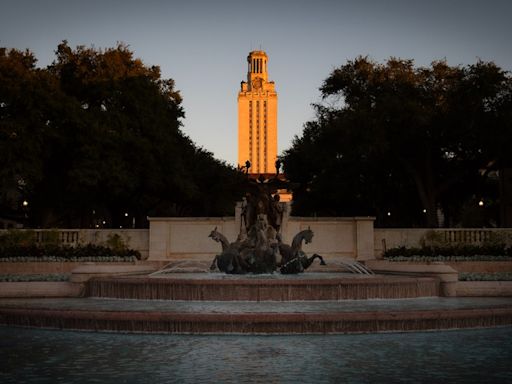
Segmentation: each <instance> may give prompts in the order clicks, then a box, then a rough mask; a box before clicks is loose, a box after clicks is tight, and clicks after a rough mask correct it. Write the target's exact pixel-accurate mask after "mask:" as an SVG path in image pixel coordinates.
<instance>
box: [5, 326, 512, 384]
mask: <svg viewBox="0 0 512 384" xmlns="http://www.w3.org/2000/svg"><path fill="white" fill-rule="evenodd" d="M391 382H404V383H408V382H410V383H512V328H498V329H480V330H465V331H447V332H420V333H394V334H367V335H335V336H334V335H331V336H316V335H311V336H231V335H230V336H187V335H183V336H172V335H129V334H112V333H86V332H71V331H50V330H38V329H23V328H2V327H0V383H391Z"/></svg>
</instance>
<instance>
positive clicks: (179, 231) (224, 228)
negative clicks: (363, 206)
mask: <svg viewBox="0 0 512 384" xmlns="http://www.w3.org/2000/svg"><path fill="white" fill-rule="evenodd" d="M373 220H374V219H373V218H368V217H349V218H305V217H290V218H288V219H287V220H286V221H285V222H283V227H282V237H283V241H284V242H285V243H288V244H289V243H291V241H292V239H293V237H294V236H295V235H296V234H297V233H298V232H300V231H302V230H304V229H307V228H311V229H312V230H313V232H314V233H315V237H314V238H313V242H312V243H311V244H307V245H304V247H303V249H304V251H305V252H306V253H308V254H313V253H318V254H320V255H322V256H325V257H326V258H327V259H333V258H336V257H340V256H344V257H351V258H357V259H358V260H366V259H370V258H373V254H374V244H373ZM149 221H150V231H149V232H150V234H149V249H150V252H149V260H163V259H169V260H175V259H196V260H211V259H213V257H215V255H217V254H219V253H220V251H221V246H220V244H218V243H215V242H214V241H213V240H212V239H210V238H209V237H208V235H209V234H210V232H211V231H212V230H213V229H214V228H217V230H218V231H219V232H221V233H222V234H224V235H225V236H226V237H227V238H228V240H229V241H230V242H233V241H235V240H236V238H237V236H238V233H239V231H240V221H239V220H235V218H234V217H219V218H212V217H210V218H164V217H158V218H157V217H155V218H150V219H149Z"/></svg>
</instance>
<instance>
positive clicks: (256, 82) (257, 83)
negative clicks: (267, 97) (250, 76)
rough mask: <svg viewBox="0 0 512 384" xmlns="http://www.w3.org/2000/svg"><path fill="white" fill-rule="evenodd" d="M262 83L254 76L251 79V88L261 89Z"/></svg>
mask: <svg viewBox="0 0 512 384" xmlns="http://www.w3.org/2000/svg"><path fill="white" fill-rule="evenodd" d="M262 84H263V80H262V79H261V78H259V77H256V78H255V79H254V80H253V81H252V88H253V89H256V90H257V89H261V86H262Z"/></svg>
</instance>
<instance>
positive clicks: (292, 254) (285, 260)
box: [279, 228, 326, 274]
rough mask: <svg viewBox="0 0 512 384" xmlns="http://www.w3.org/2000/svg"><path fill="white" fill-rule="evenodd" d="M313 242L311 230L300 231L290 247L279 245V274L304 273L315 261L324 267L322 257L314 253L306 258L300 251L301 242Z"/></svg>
mask: <svg viewBox="0 0 512 384" xmlns="http://www.w3.org/2000/svg"><path fill="white" fill-rule="evenodd" d="M312 240H313V231H312V230H311V228H308V229H305V230H303V231H300V232H299V233H297V234H296V235H295V237H294V238H293V240H292V245H291V246H289V245H287V244H282V243H281V244H279V252H280V253H281V257H282V259H281V263H280V272H281V273H282V274H296V273H301V272H304V270H306V269H307V268H309V267H310V266H311V264H313V261H315V259H320V265H326V263H325V260H324V258H323V257H322V256H320V255H317V254H316V253H315V254H314V255H313V256H311V257H308V256H307V255H306V254H305V253H304V251H303V250H302V242H303V241H304V242H305V243H306V244H309V243H311V241H312Z"/></svg>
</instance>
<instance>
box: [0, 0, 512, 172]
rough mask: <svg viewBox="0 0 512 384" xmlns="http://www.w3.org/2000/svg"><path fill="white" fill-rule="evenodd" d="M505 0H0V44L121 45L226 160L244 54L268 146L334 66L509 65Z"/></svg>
mask: <svg viewBox="0 0 512 384" xmlns="http://www.w3.org/2000/svg"><path fill="white" fill-rule="evenodd" d="M511 17H512V1H506V0H502V1H493V0H487V1H469V0H466V1H462V0H444V1H441V0H433V1H415V0H409V1H405V0H404V1H400V0H395V1H393V0H390V1H378V0H375V1H364V0H361V1H355V0H354V1H343V0H337V1H336V0H332V1H330V0H316V1H302V0H298V1H287V0H281V1H279V0H273V1H268V0H253V1H244V0H237V1H227V0H226V1H223V0H218V1H213V0H211V1H194V0H187V1H185V0H181V1H163V0H161V1H156V0H155V1H151V0H145V1H132V0H124V1H121V0H119V1H114V0H110V1H109V0H102V1H99V0H88V1H84V0H45V1H41V0H34V1H27V0H15V1H11V0H0V46H2V47H8V48H18V49H25V48H28V49H30V50H31V51H33V52H34V53H35V55H36V57H37V58H38V59H39V62H38V65H39V66H42V67H44V66H46V65H48V64H50V63H51V62H52V61H53V60H54V51H55V50H56V48H57V45H58V44H59V42H60V41H62V40H64V39H66V40H68V42H69V44H70V45H71V46H73V47H74V46H76V45H86V46H91V45H93V46H94V47H96V48H106V47H113V46H116V44H117V42H124V43H126V44H128V45H129V47H130V49H131V50H133V51H134V53H135V56H136V57H140V58H141V59H142V60H143V61H144V63H145V64H147V65H159V66H160V67H161V69H162V75H163V77H164V78H169V77H170V78H173V79H174V80H175V81H176V88H177V89H179V90H180V91H181V94H182V96H183V99H184V102H183V106H184V108H185V114H186V117H185V119H184V120H183V124H184V126H183V131H184V132H185V134H187V135H188V136H190V137H191V138H192V140H194V141H195V142H196V143H197V144H198V145H199V146H201V147H204V148H205V149H207V150H209V151H211V152H213V153H214V155H215V156H216V157H217V158H220V159H223V160H226V161H227V162H228V163H231V164H235V162H236V161H237V93H238V90H239V87H240V81H242V80H244V79H245V78H246V70H247V65H246V57H247V54H248V53H249V51H251V50H254V49H260V48H261V49H263V50H265V51H266V52H267V54H268V56H269V64H268V70H269V77H270V79H271V80H274V81H275V83H276V90H277V92H278V95H279V104H278V109H279V112H278V131H279V152H281V151H282V150H284V149H286V148H288V147H289V146H290V145H291V141H292V139H293V137H294V135H300V133H301V131H302V126H303V124H304V123H305V122H306V121H308V120H310V119H312V118H313V117H314V113H313V109H312V108H311V106H310V104H311V103H314V102H318V101H320V95H319V91H318V88H319V87H320V85H321V84H322V81H323V80H324V79H325V78H326V77H327V76H328V75H329V73H330V72H331V71H332V69H333V68H335V67H337V66H340V65H342V64H344V63H346V61H347V60H350V59H354V58H355V57H357V56H358V55H369V56H370V57H371V58H373V59H374V60H376V61H379V62H383V61H385V60H386V59H387V58H389V57H390V56H394V57H400V58H406V59H414V61H415V63H416V65H429V64H430V63H431V62H432V61H433V60H439V59H446V60H447V61H448V63H449V64H451V65H458V64H462V65H467V64H473V63H475V62H476V60H477V59H478V58H480V59H482V60H485V61H490V60H492V61H494V62H495V63H496V64H497V65H499V66H501V67H502V68H503V69H506V70H509V71H510V70H512V43H511V41H512V22H511V21H510V20H511Z"/></svg>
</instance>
